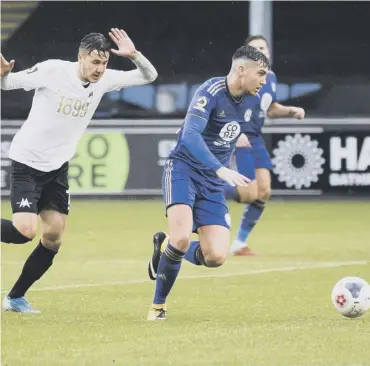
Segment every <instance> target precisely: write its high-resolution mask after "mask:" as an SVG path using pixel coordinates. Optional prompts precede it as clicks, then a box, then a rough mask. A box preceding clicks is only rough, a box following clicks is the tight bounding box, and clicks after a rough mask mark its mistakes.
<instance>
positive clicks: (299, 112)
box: [290, 107, 306, 119]
mask: <svg viewBox="0 0 370 366" xmlns="http://www.w3.org/2000/svg"><path fill="white" fill-rule="evenodd" d="M290 114H291V116H292V117H294V118H297V119H303V118H304V116H305V114H306V112H305V111H304V109H303V108H299V107H291V109H290Z"/></svg>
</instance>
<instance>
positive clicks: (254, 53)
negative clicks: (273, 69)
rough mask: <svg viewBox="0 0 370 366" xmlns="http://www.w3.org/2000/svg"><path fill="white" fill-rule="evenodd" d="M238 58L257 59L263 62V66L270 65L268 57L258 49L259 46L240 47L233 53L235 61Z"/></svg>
mask: <svg viewBox="0 0 370 366" xmlns="http://www.w3.org/2000/svg"><path fill="white" fill-rule="evenodd" d="M238 58H244V59H247V60H253V61H257V62H258V63H260V64H262V66H263V67H269V66H270V63H269V60H268V58H267V57H266V56H265V55H264V54H263V53H262V52H260V51H258V50H257V48H254V47H252V46H242V47H239V48H238V49H237V50H236V51H235V53H234V55H233V61H234V60H236V59H238Z"/></svg>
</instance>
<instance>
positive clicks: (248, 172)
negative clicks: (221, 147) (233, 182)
mask: <svg viewBox="0 0 370 366" xmlns="http://www.w3.org/2000/svg"><path fill="white" fill-rule="evenodd" d="M248 137H249V136H248ZM249 141H250V143H251V145H252V147H239V148H236V150H235V160H236V166H237V168H238V172H239V173H240V174H243V175H245V176H246V177H248V178H249V179H251V180H255V179H256V169H259V168H265V169H268V170H272V168H273V166H272V163H271V159H270V155H269V153H268V151H267V149H266V145H265V142H264V141H263V138H262V136H255V137H249Z"/></svg>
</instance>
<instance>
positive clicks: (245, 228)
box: [231, 200, 265, 253]
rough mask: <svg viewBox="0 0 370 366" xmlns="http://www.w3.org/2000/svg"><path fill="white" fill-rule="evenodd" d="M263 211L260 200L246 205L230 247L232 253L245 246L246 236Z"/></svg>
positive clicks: (263, 205) (263, 204)
mask: <svg viewBox="0 0 370 366" xmlns="http://www.w3.org/2000/svg"><path fill="white" fill-rule="evenodd" d="M264 209H265V202H263V201H260V200H256V201H254V202H253V203H252V204H250V205H246V207H245V209H244V213H243V217H242V221H241V222H240V226H239V230H238V233H237V235H236V238H235V240H234V242H233V244H232V246H231V252H232V253H233V252H236V251H237V250H239V249H241V248H244V247H245V246H246V244H245V243H246V241H247V239H248V236H249V235H250V233H251V232H252V230H253V228H254V226H255V225H256V223H257V221H258V220H259V219H260V217H261V215H262V213H263V211H264Z"/></svg>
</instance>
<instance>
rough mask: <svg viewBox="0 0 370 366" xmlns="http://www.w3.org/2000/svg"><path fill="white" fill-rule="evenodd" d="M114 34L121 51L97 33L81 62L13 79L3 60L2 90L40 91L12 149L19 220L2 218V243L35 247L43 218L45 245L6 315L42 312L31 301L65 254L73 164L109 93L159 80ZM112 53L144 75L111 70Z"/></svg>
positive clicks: (48, 64) (8, 301)
mask: <svg viewBox="0 0 370 366" xmlns="http://www.w3.org/2000/svg"><path fill="white" fill-rule="evenodd" d="M109 36H110V38H111V39H112V41H113V42H114V43H115V44H116V46H117V47H118V50H115V49H111V48H110V44H109V41H108V39H107V38H106V37H105V36H104V35H102V34H100V33H90V34H88V35H86V36H85V37H84V38H83V39H82V41H81V43H80V47H79V53H78V61H77V62H68V61H62V60H47V61H44V62H41V63H38V64H37V65H35V66H34V67H32V68H31V69H28V70H25V71H21V72H17V73H11V70H12V68H13V66H14V60H12V61H10V62H7V61H6V60H5V59H4V57H3V56H1V89H3V90H12V89H20V88H23V89H25V90H35V96H34V98H33V102H32V108H31V111H30V113H29V116H28V118H27V120H26V122H25V123H24V124H23V126H22V128H21V129H20V131H18V133H17V134H16V135H15V137H14V139H13V141H12V144H11V146H10V151H9V156H10V158H11V159H12V170H11V182H12V183H11V192H10V195H11V205H12V211H13V218H12V221H10V220H6V219H1V241H2V242H4V243H15V244H24V243H27V242H29V241H31V240H32V239H33V238H34V237H35V236H36V231H37V218H38V216H39V217H40V219H41V240H40V242H39V244H38V246H37V247H36V249H35V250H34V251H33V252H32V253H31V255H30V256H29V257H28V259H27V261H26V262H25V264H24V267H23V270H22V273H21V275H20V277H19V278H18V280H17V282H16V283H15V285H14V287H13V288H12V289H11V290H10V292H9V294H8V295H7V296H5V298H4V301H3V308H4V310H6V311H15V312H33V313H35V312H38V311H37V310H34V309H33V308H32V307H31V306H30V304H29V303H28V301H27V300H26V299H25V298H24V295H25V293H26V291H27V290H28V289H29V288H30V287H31V285H32V284H33V283H34V282H35V281H37V280H38V279H39V278H41V276H42V275H43V274H44V273H45V272H46V271H47V270H48V268H49V267H50V266H51V265H52V263H53V259H54V256H55V255H56V254H57V253H58V250H59V248H60V245H61V238H62V234H63V232H64V228H65V224H66V219H67V215H68V212H69V203H70V197H69V185H68V161H69V160H70V159H72V157H73V155H74V154H75V151H76V146H77V143H78V141H79V140H80V138H81V137H82V135H83V133H84V132H85V129H86V127H87V125H88V124H89V122H90V120H91V118H92V116H93V114H94V112H95V110H96V108H97V107H98V104H99V102H100V100H101V98H102V97H103V94H104V93H107V92H109V91H112V90H120V89H121V88H126V87H129V86H133V85H143V84H147V83H150V82H152V81H153V80H155V79H156V77H157V72H156V70H155V68H154V67H153V65H152V64H151V63H150V62H149V61H148V60H147V59H146V58H145V57H144V56H143V55H142V54H141V53H140V52H138V51H137V50H136V49H135V46H134V44H133V42H132V41H131V39H130V38H129V37H128V36H127V34H126V33H125V32H124V31H123V30H122V29H121V30H119V29H117V28H114V29H113V28H112V29H111V32H109ZM110 52H112V53H114V54H116V55H117V56H122V57H128V58H129V59H131V60H132V61H133V62H134V63H135V65H136V66H137V69H136V70H132V71H128V72H125V71H117V70H107V64H108V61H109V56H110Z"/></svg>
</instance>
